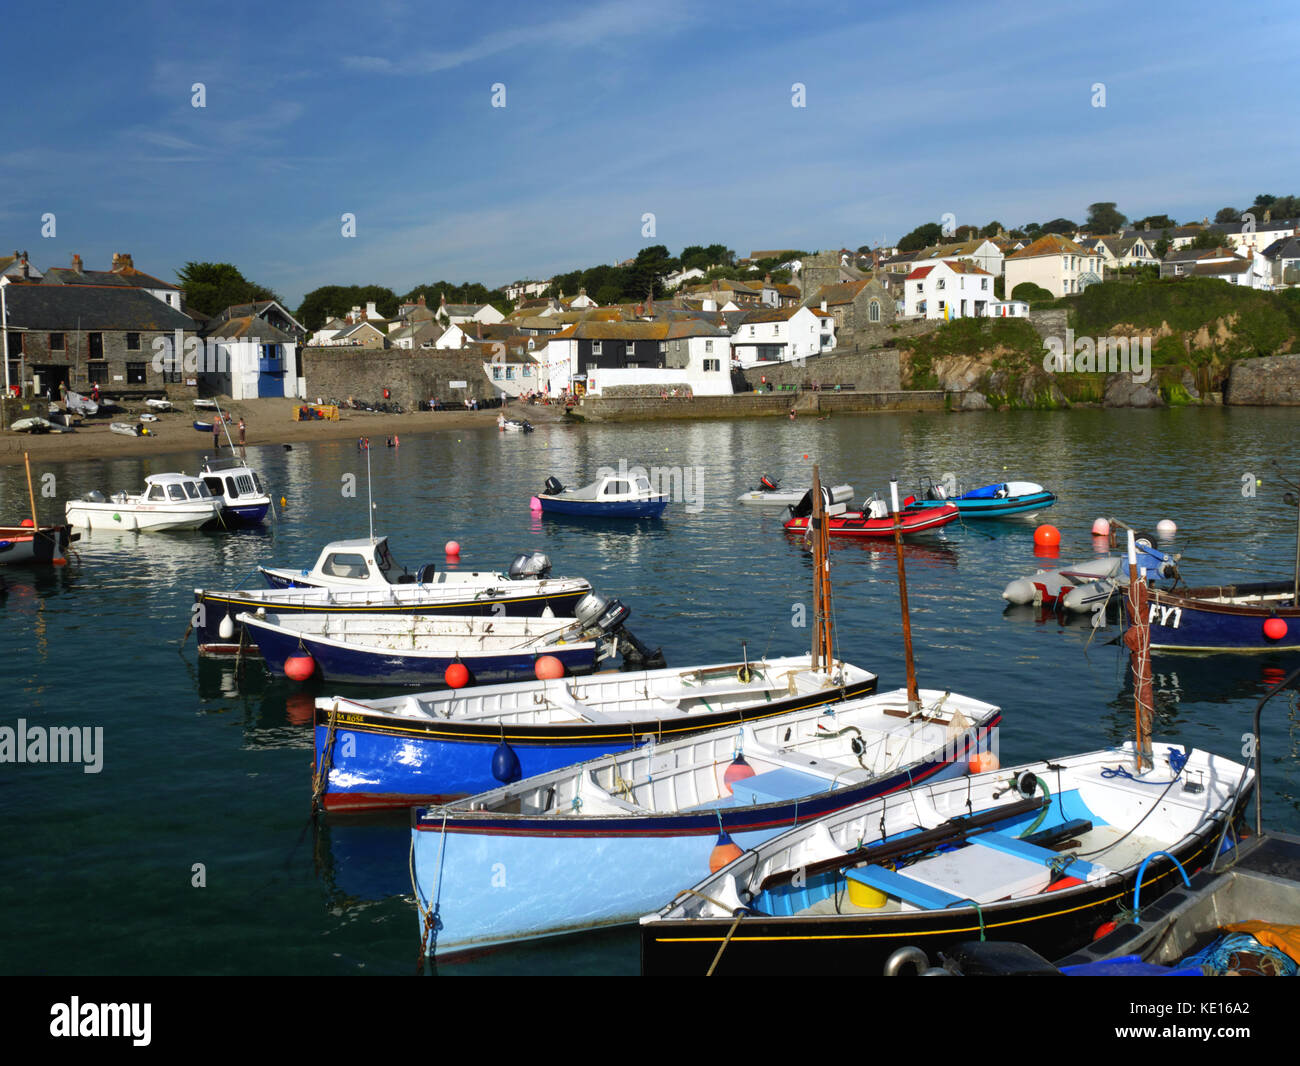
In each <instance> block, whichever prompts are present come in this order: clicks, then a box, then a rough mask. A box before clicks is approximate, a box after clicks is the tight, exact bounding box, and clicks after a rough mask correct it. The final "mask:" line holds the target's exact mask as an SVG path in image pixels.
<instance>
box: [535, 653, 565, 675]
mask: <svg viewBox="0 0 1300 1066" xmlns="http://www.w3.org/2000/svg"><path fill="white" fill-rule="evenodd" d="M533 673H535V674H536V675H537V680H538V681H553V680H555V678H557V677H563V676H564V663H562V662H560V660H559V659H557V658H556V657H555V656H554V655H543V656H542V657H541V658H540V659H538V660H537V662H536V663H534V664H533Z"/></svg>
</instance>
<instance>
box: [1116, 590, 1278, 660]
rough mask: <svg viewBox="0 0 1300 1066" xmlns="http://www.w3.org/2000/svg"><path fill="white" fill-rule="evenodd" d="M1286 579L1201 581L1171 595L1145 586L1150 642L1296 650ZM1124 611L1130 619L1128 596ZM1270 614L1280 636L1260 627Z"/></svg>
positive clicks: (1191, 647)
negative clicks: (1226, 600) (1213, 599)
mask: <svg viewBox="0 0 1300 1066" xmlns="http://www.w3.org/2000/svg"><path fill="white" fill-rule="evenodd" d="M1293 589H1294V586H1293V584H1292V583H1291V582H1289V581H1277V582H1257V583H1252V584H1243V585H1224V586H1204V587H1200V588H1194V589H1184V590H1181V591H1180V592H1179V593H1177V594H1174V593H1171V592H1165V591H1162V590H1160V589H1156V588H1152V589H1149V590H1148V593H1147V595H1148V599H1149V606H1148V609H1147V615H1148V618H1149V624H1150V627H1151V647H1152V648H1153V649H1158V650H1160V651H1211V652H1213V651H1234V652H1267V651H1276V650H1278V649H1283V650H1292V651H1294V650H1296V649H1300V608H1297V607H1296V606H1295V605H1294V604H1293V603H1292V602H1291V594H1292V591H1293ZM1218 596H1222V597H1232V598H1237V599H1251V598H1259V597H1262V598H1263V602H1262V603H1260V604H1258V605H1251V604H1249V603H1213V602H1210V597H1218ZM1124 612H1125V616H1126V617H1127V618H1128V620H1129V622H1130V623H1131V622H1132V615H1131V610H1130V608H1129V605H1128V599H1127V597H1125V600H1124ZM1272 618H1278V619H1280V620H1281V621H1282V622H1283V623H1284V624H1285V627H1286V632H1285V634H1284V635H1283V636H1282V637H1281V638H1280V639H1273V638H1271V637H1269V636H1267V635H1266V634H1265V632H1264V625H1265V623H1266V622H1268V621H1269V620H1270V619H1272Z"/></svg>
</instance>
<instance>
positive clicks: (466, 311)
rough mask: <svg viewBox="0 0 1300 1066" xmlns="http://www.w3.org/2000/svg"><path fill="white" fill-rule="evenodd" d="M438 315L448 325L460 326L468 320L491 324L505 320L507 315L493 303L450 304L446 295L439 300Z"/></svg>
mask: <svg viewBox="0 0 1300 1066" xmlns="http://www.w3.org/2000/svg"><path fill="white" fill-rule="evenodd" d="M436 317H437V318H439V319H441V320H442V321H443V322H446V323H447V324H448V325H452V326H459V325H463V324H464V323H466V322H482V323H483V324H484V325H490V324H492V323H494V322H504V321H505V317H506V316H505V315H503V314H502V313H501V312H500V311H498V310H497V309H496V308H495V307H493V306H492V305H491V304H449V303H448V302H447V297H446V296H445V295H444V296H442V298H441V299H440V300H439V302H438V310H437V312H436Z"/></svg>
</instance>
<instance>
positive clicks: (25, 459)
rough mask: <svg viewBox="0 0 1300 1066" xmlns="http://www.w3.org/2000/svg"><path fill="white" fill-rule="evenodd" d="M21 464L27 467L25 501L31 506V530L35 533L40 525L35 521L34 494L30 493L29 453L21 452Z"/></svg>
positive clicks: (30, 460)
mask: <svg viewBox="0 0 1300 1066" xmlns="http://www.w3.org/2000/svg"><path fill="white" fill-rule="evenodd" d="M23 462H24V463H25V464H26V466H27V499H28V500H30V501H31V505H32V529H33V530H34V531H35V530H38V529H40V528H41V523H40V522H39V521H37V518H36V493H35V492H33V491H32V455H31V452H23ZM32 535H33V536H35V532H33V534H32Z"/></svg>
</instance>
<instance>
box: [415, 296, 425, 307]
mask: <svg viewBox="0 0 1300 1066" xmlns="http://www.w3.org/2000/svg"><path fill="white" fill-rule="evenodd" d="M415 302H416V304H418V305H419V306H420V307H423V306H424V293H420V298H419V299H418V300H416V301H415Z"/></svg>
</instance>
